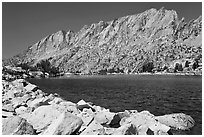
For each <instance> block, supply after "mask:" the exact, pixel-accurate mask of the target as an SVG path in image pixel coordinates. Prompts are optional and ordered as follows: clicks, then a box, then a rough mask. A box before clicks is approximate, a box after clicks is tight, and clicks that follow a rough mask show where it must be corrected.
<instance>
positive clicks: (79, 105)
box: [77, 99, 95, 111]
mask: <svg viewBox="0 0 204 137" xmlns="http://www.w3.org/2000/svg"><path fill="white" fill-rule="evenodd" d="M77 108H78V109H79V110H81V111H82V110H83V109H84V108H91V109H92V110H93V111H95V110H94V109H93V107H92V106H91V105H90V103H87V102H85V101H84V100H83V99H82V100H80V101H79V102H78V103H77Z"/></svg>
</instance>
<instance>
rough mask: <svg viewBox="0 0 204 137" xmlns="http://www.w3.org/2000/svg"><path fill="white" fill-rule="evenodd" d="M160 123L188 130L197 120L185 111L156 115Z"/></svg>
mask: <svg viewBox="0 0 204 137" xmlns="http://www.w3.org/2000/svg"><path fill="white" fill-rule="evenodd" d="M155 118H156V119H157V120H158V121H159V122H160V123H162V124H165V125H167V126H170V127H172V128H175V129H181V130H187V129H190V128H192V127H193V126H194V125H195V121H194V120H193V118H192V117H191V116H189V115H186V114H183V113H177V114H169V115H164V116H157V117H155Z"/></svg>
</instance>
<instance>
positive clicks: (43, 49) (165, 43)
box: [4, 8, 202, 74]
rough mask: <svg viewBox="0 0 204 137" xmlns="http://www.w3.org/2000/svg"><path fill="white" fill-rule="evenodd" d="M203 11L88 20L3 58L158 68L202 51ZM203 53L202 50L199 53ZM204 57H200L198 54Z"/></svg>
mask: <svg viewBox="0 0 204 137" xmlns="http://www.w3.org/2000/svg"><path fill="white" fill-rule="evenodd" d="M201 34H202V17H201V16H200V17H198V18H197V19H195V20H191V21H190V22H189V23H186V22H185V20H184V18H182V19H181V20H179V19H178V15H177V13H176V11H174V10H166V9H164V8H161V9H159V10H156V9H154V8H151V9H149V10H146V11H144V12H142V13H139V14H135V15H128V16H124V17H120V18H117V19H114V20H112V21H107V22H104V21H99V22H98V23H93V24H91V25H85V26H84V27H82V29H80V30H79V31H78V32H73V31H71V30H70V31H67V32H66V31H63V30H60V31H58V32H56V33H53V34H51V35H48V36H47V37H45V38H43V39H41V40H40V41H38V42H37V43H35V44H33V45H32V46H31V47H29V48H28V49H27V50H26V51H25V52H23V53H22V54H19V55H17V56H14V57H13V58H11V59H9V60H4V64H5V65H6V64H14V65H15V64H19V63H28V64H30V65H35V64H36V63H38V62H39V61H41V60H46V59H47V60H49V61H50V62H51V63H52V65H54V66H56V67H58V68H59V69H60V70H61V71H64V72H80V73H85V74H93V73H98V72H100V71H110V70H111V72H124V73H136V72H141V69H143V68H144V65H145V64H148V63H149V62H151V63H152V64H153V66H154V67H153V68H154V69H155V70H160V69H162V68H163V67H164V66H167V67H172V66H174V64H175V62H179V63H181V64H185V62H186V61H187V60H188V61H190V62H193V61H194V60H195V59H197V56H198V55H202V53H201V50H202V46H201V45H202V42H201V39H202V36H201ZM201 57H202V56H201ZM198 60H199V61H200V62H201V58H198Z"/></svg>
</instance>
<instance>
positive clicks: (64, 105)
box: [52, 101, 79, 115]
mask: <svg viewBox="0 0 204 137" xmlns="http://www.w3.org/2000/svg"><path fill="white" fill-rule="evenodd" d="M52 106H53V107H55V108H56V109H57V110H58V111H60V112H65V111H67V112H70V113H72V114H76V115H77V114H79V110H78V109H77V107H76V104H74V103H72V102H69V101H67V102H61V103H59V104H52Z"/></svg>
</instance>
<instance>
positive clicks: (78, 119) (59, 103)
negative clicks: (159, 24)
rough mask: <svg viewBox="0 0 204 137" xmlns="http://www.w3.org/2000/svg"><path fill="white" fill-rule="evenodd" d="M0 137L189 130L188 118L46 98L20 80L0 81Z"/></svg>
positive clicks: (189, 119) (164, 132) (168, 133)
mask: <svg viewBox="0 0 204 137" xmlns="http://www.w3.org/2000/svg"><path fill="white" fill-rule="evenodd" d="M2 85H3V88H2V134H3V135H24V134H27V135H151V134H154V135H171V134H176V131H180V130H189V129H190V128H192V127H193V126H194V124H195V121H194V120H193V119H192V117H191V116H189V115H186V114H183V113H177V114H168V115H163V116H154V115H153V114H151V113H150V112H149V111H141V112H138V111H137V110H125V111H124V112H117V113H115V112H111V111H110V110H109V109H106V108H103V107H101V106H97V105H94V104H93V103H90V102H85V101H84V100H80V101H79V102H78V103H73V102H70V101H66V100H64V99H62V98H61V97H60V96H59V95H58V94H47V93H44V92H43V91H42V90H40V89H39V88H38V87H37V86H36V85H33V84H31V83H29V82H27V81H26V80H24V79H16V80H14V81H11V82H9V81H6V80H2Z"/></svg>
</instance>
